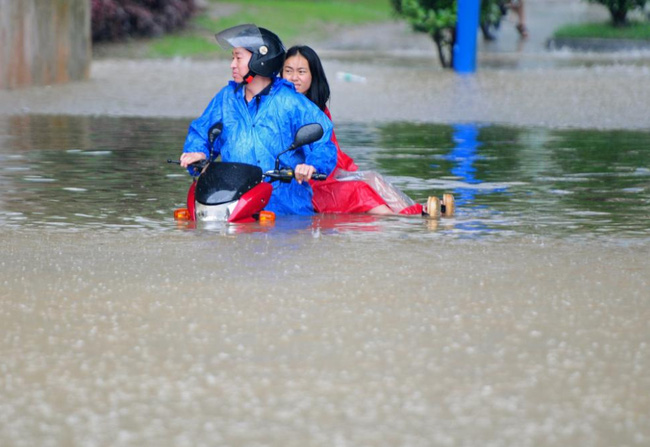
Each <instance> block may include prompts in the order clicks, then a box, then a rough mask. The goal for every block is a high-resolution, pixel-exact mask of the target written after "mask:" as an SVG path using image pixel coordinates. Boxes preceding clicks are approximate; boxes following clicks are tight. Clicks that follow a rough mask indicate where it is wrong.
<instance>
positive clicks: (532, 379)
mask: <svg viewBox="0 0 650 447" xmlns="http://www.w3.org/2000/svg"><path fill="white" fill-rule="evenodd" d="M187 125H188V121H187V120H165V119H144V118H138V119H133V118H111V117H63V116H15V117H2V118H0V186H1V187H2V195H1V196H0V225H1V227H2V233H1V235H0V247H1V248H2V259H1V260H0V326H1V327H2V336H1V338H0V421H1V423H0V445H3V446H5V445H6V446H34V445H41V446H50V445H51V446H68V445H83V446H95V445H96V446H104V445H114V446H142V445H170V446H213V445H230V446H305V445H310V446H396V445H402V446H431V445H441V446H473V445H485V446H555V445H557V446H564V445H589V446H611V445H628V446H632V445H648V443H650V394H648V391H647V390H648V389H650V372H649V371H650V346H649V344H650V292H649V290H650V287H649V286H650V279H649V278H650V263H649V261H648V259H649V255H650V249H649V248H650V132H640V131H635V132H632V131H586V130H570V129H547V128H530V127H502V126H491V125H487V124H481V125H473V124H467V123H465V124H458V125H432V124H411V123H383V124H354V123H348V124H345V125H342V126H339V127H337V136H338V138H339V141H340V142H341V144H342V145H343V147H344V148H345V149H346V150H347V151H348V152H349V153H350V154H351V155H352V156H353V157H354V158H355V160H356V161H357V163H358V164H359V165H360V167H361V169H368V170H377V171H379V172H381V173H382V174H383V175H384V176H386V177H388V178H389V179H390V180H392V181H393V182H394V183H395V184H396V185H397V186H398V187H400V188H401V189H403V190H404V191H405V192H407V193H408V194H409V195H410V196H411V197H413V198H414V199H416V200H417V201H420V202H424V201H425V200H426V198H427V197H428V196H429V195H433V194H435V195H441V194H442V193H443V192H453V194H454V195H455V197H456V201H457V205H458V210H457V214H456V215H455V216H454V217H453V218H443V219H440V220H431V219H424V218H419V217H382V218H374V217H370V216H364V215H356V216H316V217H286V218H285V217H282V218H278V220H277V221H276V222H275V224H273V225H260V224H248V225H238V226H224V225H214V226H211V227H203V226H199V227H197V228H191V227H189V226H188V225H184V224H179V223H177V222H175V221H174V220H173V218H172V213H173V210H174V208H177V207H181V206H183V201H184V196H185V192H186V188H187V187H188V186H189V178H188V177H187V175H186V174H185V173H184V171H182V170H181V169H180V168H179V167H178V166H175V165H170V164H167V163H166V160H167V159H168V158H176V157H177V156H178V154H179V151H180V147H181V145H182V142H183V138H184V134H185V132H186V129H187Z"/></svg>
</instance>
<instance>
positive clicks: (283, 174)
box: [264, 169, 327, 182]
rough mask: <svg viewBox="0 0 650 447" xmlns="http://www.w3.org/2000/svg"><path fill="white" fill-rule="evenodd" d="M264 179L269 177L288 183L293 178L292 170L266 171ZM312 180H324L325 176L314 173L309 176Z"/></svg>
mask: <svg viewBox="0 0 650 447" xmlns="http://www.w3.org/2000/svg"><path fill="white" fill-rule="evenodd" d="M264 175H265V176H266V177H270V178H272V179H273V180H280V181H283V182H290V181H291V179H292V178H294V177H295V175H294V172H293V169H279V170H277V169H274V170H273V171H267V172H265V173H264ZM311 179H312V180H319V181H322V180H326V179H327V174H321V173H320V172H314V173H313V174H312V175H311Z"/></svg>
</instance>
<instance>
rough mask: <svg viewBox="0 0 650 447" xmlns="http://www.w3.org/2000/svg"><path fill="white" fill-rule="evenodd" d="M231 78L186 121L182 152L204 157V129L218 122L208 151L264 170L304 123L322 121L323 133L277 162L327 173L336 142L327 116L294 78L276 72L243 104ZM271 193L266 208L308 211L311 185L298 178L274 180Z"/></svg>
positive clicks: (333, 162) (206, 147)
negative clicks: (297, 86) (300, 90)
mask: <svg viewBox="0 0 650 447" xmlns="http://www.w3.org/2000/svg"><path fill="white" fill-rule="evenodd" d="M237 85H238V84H237V83H236V82H234V81H230V82H229V83H228V85H227V86H225V87H224V88H223V89H221V91H220V92H219V93H217V95H216V96H215V97H214V98H213V99H212V101H210V103H209V104H208V106H207V108H206V109H205V111H204V112H203V114H202V115H201V116H200V117H199V118H197V119H196V120H194V121H193V122H192V124H191V125H190V128H189V132H188V134H187V138H186V139H185V146H184V147H183V152H203V153H204V154H205V155H206V159H207V158H209V153H210V148H209V142H208V138H207V135H208V129H210V127H211V126H212V125H214V124H215V123H217V122H222V123H223V130H222V132H221V135H220V137H219V138H218V139H217V141H215V144H214V151H213V157H216V156H217V155H219V154H221V160H222V161H227V162H240V163H248V164H251V165H256V166H259V167H261V168H262V171H264V172H266V171H268V170H272V169H273V168H274V167H275V157H276V156H277V154H278V153H280V152H282V151H283V150H285V149H287V148H288V147H289V146H290V145H291V143H292V142H293V137H294V135H295V133H296V131H297V130H298V129H299V128H300V127H301V126H303V125H305V124H310V123H318V124H320V125H321V126H323V131H324V132H323V137H322V138H321V139H320V140H318V141H316V142H315V143H312V144H310V145H308V146H303V147H301V148H298V149H296V150H293V151H289V152H287V153H285V154H283V155H282V156H281V157H280V167H290V168H295V167H296V165H298V164H301V163H307V164H309V165H312V166H314V167H315V168H316V172H321V173H324V174H328V175H329V174H330V173H331V172H332V170H333V169H334V167H335V166H336V147H335V146H334V144H333V143H332V122H331V121H330V120H329V118H327V116H326V115H325V114H324V113H323V112H322V111H321V110H320V109H319V108H318V107H317V106H316V105H315V104H314V103H312V102H311V101H310V100H309V99H307V97H305V96H304V95H302V94H300V93H297V92H296V91H295V88H294V86H293V84H291V83H290V82H288V81H286V80H284V79H281V78H275V79H274V80H273V83H272V85H271V88H270V91H269V92H268V94H261V95H258V96H256V97H254V98H253V99H252V100H251V101H250V102H249V103H248V104H247V103H246V101H245V99H244V89H243V88H237ZM272 185H273V194H272V195H271V200H270V201H269V204H268V205H267V206H266V208H265V209H267V210H269V211H273V212H275V213H276V214H279V215H281V214H313V212H314V208H313V205H312V189H311V187H310V186H309V182H302V184H300V183H298V182H296V181H295V180H292V181H291V183H282V182H273V183H272Z"/></svg>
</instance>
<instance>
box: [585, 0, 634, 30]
mask: <svg viewBox="0 0 650 447" xmlns="http://www.w3.org/2000/svg"><path fill="white" fill-rule="evenodd" d="M588 1H589V2H590V3H600V4H601V5H605V6H606V7H607V9H609V13H610V14H611V16H612V22H613V23H614V26H624V25H627V14H628V12H630V11H633V10H634V9H636V8H643V7H644V6H645V4H646V2H647V0H588Z"/></svg>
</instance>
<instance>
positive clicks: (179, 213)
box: [174, 208, 191, 220]
mask: <svg viewBox="0 0 650 447" xmlns="http://www.w3.org/2000/svg"><path fill="white" fill-rule="evenodd" d="M174 219H176V220H191V217H190V210H188V209H187V208H179V209H177V210H174Z"/></svg>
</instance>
